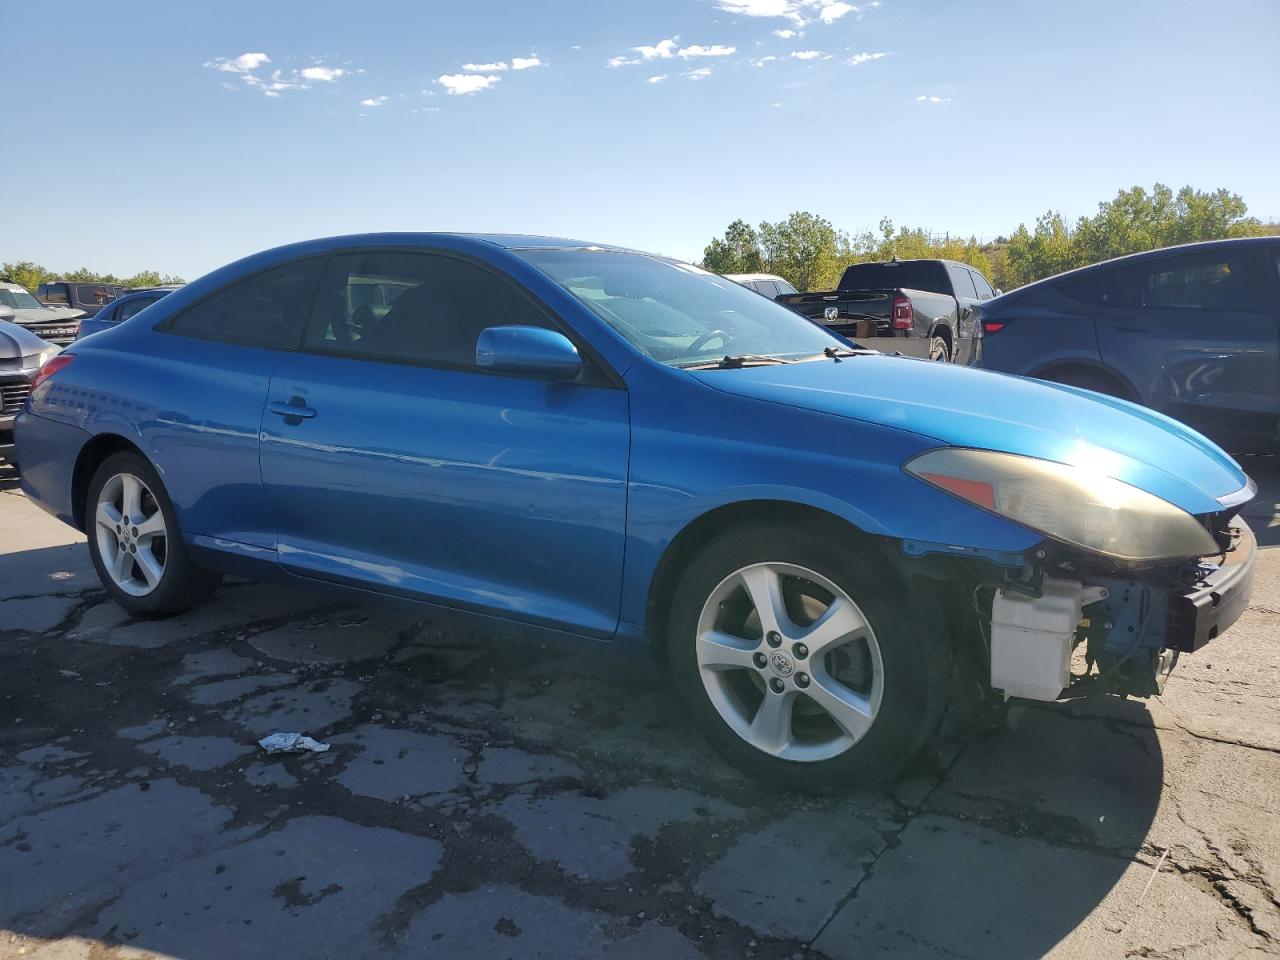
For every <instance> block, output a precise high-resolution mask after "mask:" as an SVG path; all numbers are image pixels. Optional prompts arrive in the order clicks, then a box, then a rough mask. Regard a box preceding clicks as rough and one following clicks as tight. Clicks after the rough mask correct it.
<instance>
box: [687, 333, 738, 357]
mask: <svg viewBox="0 0 1280 960" xmlns="http://www.w3.org/2000/svg"><path fill="white" fill-rule="evenodd" d="M717 337H718V338H719V339H720V340H723V341H724V345H725V346H726V347H727V346H728V345H729V334H727V333H725V332H724V331H723V330H711V331H709V332H707V333H704V334H703V335H702V336H700V337H699V338H698V339H697V340H695V341H693V343H691V344H689V346H688V347H686V348H685V352H686V353H689V354H694V353H697V352H698V351H699V350H701V349H702V348H703V347H705V346H706V345H707V344H708V343H710V342H711V341H712V340H715V339H716V338H717Z"/></svg>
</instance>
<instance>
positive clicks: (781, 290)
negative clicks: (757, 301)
mask: <svg viewBox="0 0 1280 960" xmlns="http://www.w3.org/2000/svg"><path fill="white" fill-rule="evenodd" d="M724 278H725V279H726V280H732V281H733V282H734V283H740V284H742V285H743V286H744V287H746V288H747V289H748V290H754V291H755V292H756V293H759V294H761V295H763V296H766V297H768V298H769V299H770V300H775V299H777V298H778V297H781V296H784V295H786V294H790V293H799V292H800V291H798V290H797V289H796V288H795V287H793V286H792V285H791V284H789V283H787V281H785V280H783V279H782V278H781V277H779V276H777V275H775V274H772V273H726V274H725V275H724Z"/></svg>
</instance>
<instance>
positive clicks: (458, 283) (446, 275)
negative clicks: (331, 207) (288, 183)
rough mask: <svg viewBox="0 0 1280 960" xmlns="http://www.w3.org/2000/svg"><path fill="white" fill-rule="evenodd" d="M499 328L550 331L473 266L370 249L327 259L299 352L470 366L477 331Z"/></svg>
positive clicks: (538, 314)
mask: <svg viewBox="0 0 1280 960" xmlns="http://www.w3.org/2000/svg"><path fill="white" fill-rule="evenodd" d="M498 326H532V327H547V328H551V329H554V326H555V325H554V324H553V323H552V322H551V321H550V319H549V318H548V317H547V316H546V314H545V313H544V312H543V311H542V310H541V309H540V308H539V307H538V306H537V305H536V304H534V303H533V301H531V300H530V299H529V298H528V297H527V296H526V295H525V294H523V293H521V292H520V291H519V290H518V289H517V288H516V287H514V286H513V285H512V284H510V283H509V282H507V281H505V280H503V279H502V278H501V277H498V276H496V275H494V274H492V273H490V272H489V271H487V270H485V269H483V268H481V267H478V266H476V265H475V264H472V263H469V262H467V261H465V260H457V259H454V258H453V257H447V256H442V255H439V254H430V253H397V252H390V251H379V250H372V251H363V252H358V253H344V254H338V255H336V256H334V257H333V259H332V261H331V262H330V264H329V269H328V270H327V271H326V272H325V278H324V281H323V282H322V283H321V285H320V292H319V294H318V295H317V297H316V303H315V309H314V311H313V313H312V316H311V321H310V323H309V324H308V326H307V334H306V339H305V346H306V347H307V348H308V349H311V350H319V351H324V352H333V353H344V354H354V355H357V356H367V357H369V358H370V359H382V360H397V361H406V360H407V361H413V362H419V363H428V364H440V365H445V366H457V367H474V366H475V363H476V340H477V338H478V337H479V336H480V332H481V331H482V330H484V329H486V328H487V327H498Z"/></svg>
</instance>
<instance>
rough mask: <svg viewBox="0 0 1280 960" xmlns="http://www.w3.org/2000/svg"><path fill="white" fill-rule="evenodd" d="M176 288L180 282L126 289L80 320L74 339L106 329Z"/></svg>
mask: <svg viewBox="0 0 1280 960" xmlns="http://www.w3.org/2000/svg"><path fill="white" fill-rule="evenodd" d="M178 289H181V284H165V285H163V286H159V287H142V288H139V289H136V290H127V291H125V292H124V293H122V294H121V295H120V296H119V297H117V298H116V299H115V300H113V301H112V302H111V303H109V304H108V305H107V306H105V307H103V308H102V309H101V310H99V311H98V312H97V313H95V314H94V315H93V316H92V317H85V318H84V319H83V320H81V321H80V332H79V333H78V334H77V335H76V339H77V340H83V339H84V338H85V337H87V336H89V335H90V334H94V333H98V332H99V331H101V330H108V329H110V328H111V327H113V326H115V325H116V324H117V323H121V322H123V321H125V320H128V319H129V318H130V317H132V316H133V315H134V314H135V313H141V312H142V311H143V310H145V309H146V308H147V307H149V306H151V304H153V303H155V302H156V301H157V300H159V299H161V298H162V297H165V296H168V295H169V294H171V293H173V291H175V290H178Z"/></svg>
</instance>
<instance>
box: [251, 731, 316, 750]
mask: <svg viewBox="0 0 1280 960" xmlns="http://www.w3.org/2000/svg"><path fill="white" fill-rule="evenodd" d="M258 746H260V747H261V748H262V749H263V750H265V751H267V753H308V752H310V753H324V752H325V751H326V750H328V749H329V745H328V744H327V743H320V742H319V741H316V740H312V739H311V738H310V737H308V736H307V735H306V734H302V733H273V734H271V736H269V737H263V738H262V739H261V740H259V741H258Z"/></svg>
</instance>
